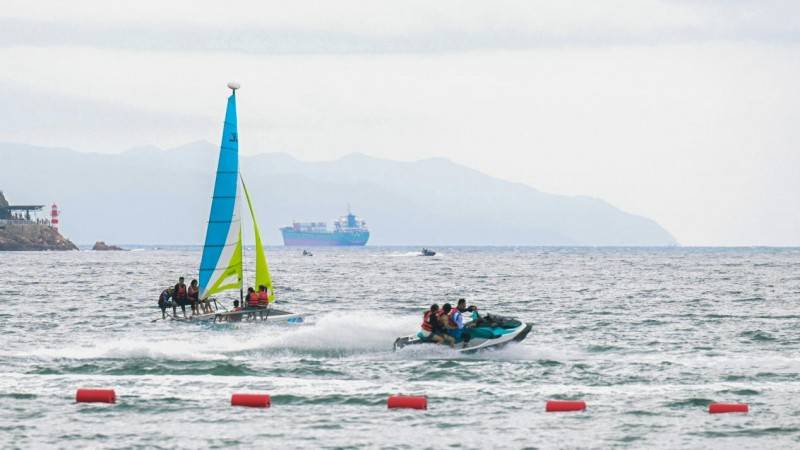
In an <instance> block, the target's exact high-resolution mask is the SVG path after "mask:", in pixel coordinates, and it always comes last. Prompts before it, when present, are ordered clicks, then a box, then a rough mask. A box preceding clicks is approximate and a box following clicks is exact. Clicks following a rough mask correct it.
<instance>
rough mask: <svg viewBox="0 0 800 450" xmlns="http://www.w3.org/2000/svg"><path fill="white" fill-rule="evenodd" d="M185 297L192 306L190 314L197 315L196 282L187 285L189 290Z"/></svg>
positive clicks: (197, 290) (197, 297) (198, 294)
mask: <svg viewBox="0 0 800 450" xmlns="http://www.w3.org/2000/svg"><path fill="white" fill-rule="evenodd" d="M186 295H187V297H188V299H189V303H190V304H191V305H192V314H197V313H198V312H199V311H198V310H197V304H198V302H199V301H200V299H199V297H200V289H199V288H198V287H197V280H192V281H191V282H190V283H189V289H188V290H187V294H186Z"/></svg>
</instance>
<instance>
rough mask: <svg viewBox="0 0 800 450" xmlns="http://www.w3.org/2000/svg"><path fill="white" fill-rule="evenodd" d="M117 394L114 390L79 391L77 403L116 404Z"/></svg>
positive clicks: (76, 397) (76, 394)
mask: <svg viewBox="0 0 800 450" xmlns="http://www.w3.org/2000/svg"><path fill="white" fill-rule="evenodd" d="M116 401H117V394H116V393H115V392H114V390H113V389H78V391H77V392H75V402H77V403H116Z"/></svg>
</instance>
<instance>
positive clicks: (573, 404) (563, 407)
mask: <svg viewBox="0 0 800 450" xmlns="http://www.w3.org/2000/svg"><path fill="white" fill-rule="evenodd" d="M585 409H586V402H584V401H572V400H548V401H547V405H545V407H544V410H545V411H547V412H562V411H583V410H585Z"/></svg>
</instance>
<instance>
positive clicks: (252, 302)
mask: <svg viewBox="0 0 800 450" xmlns="http://www.w3.org/2000/svg"><path fill="white" fill-rule="evenodd" d="M245 299H246V300H247V308H249V309H256V308H259V307H260V306H259V305H258V294H257V293H256V290H255V289H253V288H251V287H249V288H247V297H245Z"/></svg>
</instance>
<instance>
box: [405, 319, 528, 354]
mask: <svg viewBox="0 0 800 450" xmlns="http://www.w3.org/2000/svg"><path fill="white" fill-rule="evenodd" d="M502 319H505V320H514V319H508V318H502ZM515 322H517V323H519V325H516V326H513V327H489V326H480V325H479V326H476V327H474V328H468V330H469V332H470V334H472V335H473V336H472V338H471V339H470V340H469V342H467V343H466V345H465V344H464V342H457V343H456V345H455V348H453V350H454V351H457V352H460V353H472V352H477V351H480V350H483V349H487V348H499V347H503V346H505V345H506V344H508V343H510V342H520V341H522V340H523V339H525V338H526V337H527V336H528V333H530V331H531V328H532V325H531V324H528V323H525V322H521V321H518V320H515ZM421 344H429V345H440V344H435V343H433V342H431V341H430V340H428V339H423V338H422V337H421V336H420V335H419V333H418V334H415V335H410V336H403V337H399V338H397V339H396V340H395V341H394V349H395V351H396V350H399V349H401V348H403V347H407V346H409V345H421Z"/></svg>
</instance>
